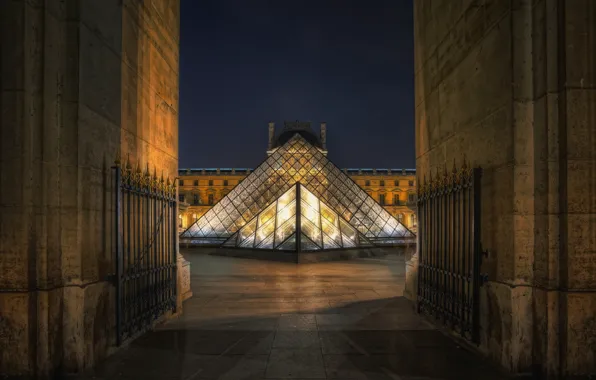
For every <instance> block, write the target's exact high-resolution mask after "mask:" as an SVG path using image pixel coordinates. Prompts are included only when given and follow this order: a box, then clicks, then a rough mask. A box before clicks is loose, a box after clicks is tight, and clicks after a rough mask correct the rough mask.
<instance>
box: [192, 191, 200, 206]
mask: <svg viewBox="0 0 596 380" xmlns="http://www.w3.org/2000/svg"><path fill="white" fill-rule="evenodd" d="M192 204H193V205H198V204H199V194H193V196H192Z"/></svg>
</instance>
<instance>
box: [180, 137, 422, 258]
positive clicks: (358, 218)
mask: <svg viewBox="0 0 596 380" xmlns="http://www.w3.org/2000/svg"><path fill="white" fill-rule="evenodd" d="M297 183H300V184H301V188H302V189H304V188H307V189H308V190H307V191H308V192H309V193H310V194H312V195H313V196H314V197H315V198H317V199H319V200H320V201H321V204H324V206H320V207H322V208H326V209H329V210H331V211H333V212H335V213H336V214H337V215H338V220H340V222H339V223H340V224H341V223H342V222H341V221H343V223H346V222H347V224H348V226H349V227H351V228H352V229H355V230H356V231H358V233H359V234H361V235H362V236H364V237H365V238H366V239H367V240H368V241H369V242H371V243H373V244H375V245H387V244H395V243H402V242H405V241H407V240H409V239H411V238H413V237H414V234H413V233H412V232H411V231H410V230H408V229H407V228H406V227H404V226H403V225H402V224H401V223H400V222H398V221H397V219H395V218H394V217H393V216H392V215H391V214H389V213H388V212H387V211H386V210H385V209H384V208H383V207H382V206H381V205H379V204H378V203H377V202H375V200H374V199H372V198H371V197H370V196H369V195H368V194H367V193H366V192H365V191H364V190H362V188H360V186H358V185H357V184H356V183H355V182H354V181H353V180H352V179H351V178H350V177H348V175H346V174H345V173H343V172H342V171H341V170H340V169H339V168H338V167H337V166H335V165H334V164H333V163H332V162H331V161H329V159H328V158H327V157H325V155H323V153H322V152H321V151H320V150H319V149H318V148H317V147H315V146H313V145H311V144H310V143H309V142H307V141H306V140H305V139H304V137H302V136H301V135H300V134H295V135H294V136H293V137H292V138H291V139H289V140H288V141H287V142H286V143H285V144H284V145H282V146H280V147H279V148H277V149H276V150H275V152H274V153H272V154H271V155H270V156H269V157H268V158H267V159H266V160H265V161H263V163H261V165H259V166H258V167H257V168H256V169H255V170H254V171H253V172H252V173H251V174H250V175H248V176H247V177H246V178H244V180H242V181H241V182H240V183H239V184H238V185H237V186H236V187H235V188H234V189H233V190H232V191H231V192H229V193H228V194H227V195H226V196H225V197H224V198H222V199H221V200H220V201H219V202H218V203H217V204H215V206H213V207H212V208H211V209H210V210H209V211H207V212H206V213H205V214H204V215H203V216H202V217H201V218H199V219H198V220H197V221H196V222H195V223H194V224H193V225H192V226H190V227H189V228H188V229H187V230H186V231H184V232H183V233H182V234H181V236H180V237H181V239H183V240H185V241H187V242H191V243H193V244H209V245H221V244H223V243H224V242H226V241H227V240H228V239H229V238H230V237H231V236H232V235H234V234H235V233H236V232H240V230H241V229H242V230H243V231H244V232H242V233H239V234H238V235H237V236H238V238H240V237H241V236H244V237H246V238H247V239H248V240H243V241H245V244H247V245H250V244H251V243H250V239H251V233H255V237H254V239H255V240H254V241H253V243H252V244H253V246H256V245H259V246H260V247H262V248H265V247H269V246H270V245H271V246H272V247H273V245H274V244H275V242H276V240H275V239H274V238H273V237H271V240H269V236H265V237H263V241H261V240H259V242H258V243H257V240H258V239H259V238H258V236H257V234H256V229H257V225H258V226H261V225H260V224H259V223H258V220H257V219H256V218H255V217H256V216H257V215H258V216H259V217H263V220H264V222H263V223H266V222H267V221H270V220H271V219H267V218H268V217H269V218H272V216H270V214H271V215H273V214H275V213H276V209H275V207H276V206H273V204H277V203H279V202H284V201H285V200H284V199H285V198H284V197H288V199H290V198H291V199H295V195H292V191H294V190H292V189H294V188H295V187H296V184H297ZM292 197H293V198H292ZM278 198H279V199H278ZM313 202H314V201H313ZM290 203H291V202H290ZM302 203H304V202H302ZM302 203H301V206H300V207H302ZM304 204H306V203H304ZM291 207H296V205H295V204H294V206H291ZM305 207H306V206H305ZM313 207H314V206H313ZM294 212H295V211H294ZM288 218H291V215H290V216H288ZM274 219H276V220H277V217H276V218H274ZM270 223H273V222H270ZM322 223H323V222H321V224H320V226H321V227H319V228H323V224H322ZM253 224H254V225H253ZM262 226H263V227H265V225H264V224H263V225H262ZM244 227H246V228H244ZM280 227H281V225H280ZM267 228H271V229H272V231H273V230H275V229H276V228H275V226H273V227H271V226H267ZM309 228H311V226H307V227H306V229H305V230H303V234H306V231H310V230H309ZM325 228H328V227H325ZM340 228H341V227H340ZM251 231H252V232H251ZM307 236H308V235H307ZM300 242H301V243H300V244H303V245H305V250H306V248H307V247H306V246H307V245H308V244H311V243H312V244H315V245H317V242H314V241H311V242H307V241H306V240H302V239H301V240H300ZM319 243H321V242H319ZM226 244H228V243H227V242H226ZM230 244H231V243H230ZM288 244H289V243H288ZM321 244H323V246H325V243H321ZM327 244H328V245H327V246H329V247H330V246H331V245H332V244H333V243H332V242H331V241H327ZM318 246H320V245H318Z"/></svg>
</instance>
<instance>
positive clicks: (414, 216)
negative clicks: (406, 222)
mask: <svg viewBox="0 0 596 380" xmlns="http://www.w3.org/2000/svg"><path fill="white" fill-rule="evenodd" d="M410 220H411V221H412V224H411V225H410V226H412V227H416V214H412V216H410Z"/></svg>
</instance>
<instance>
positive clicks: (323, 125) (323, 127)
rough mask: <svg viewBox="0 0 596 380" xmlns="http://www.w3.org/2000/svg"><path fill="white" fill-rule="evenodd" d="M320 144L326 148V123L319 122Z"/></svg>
mask: <svg viewBox="0 0 596 380" xmlns="http://www.w3.org/2000/svg"><path fill="white" fill-rule="evenodd" d="M321 145H322V146H323V149H324V150H327V123H325V122H323V123H321Z"/></svg>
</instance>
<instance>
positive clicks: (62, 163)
mask: <svg viewBox="0 0 596 380" xmlns="http://www.w3.org/2000/svg"><path fill="white" fill-rule="evenodd" d="M0 19H1V26H2V30H1V32H0V38H1V45H0V46H1V50H0V57H1V62H0V64H1V76H0V90H1V98H0V99H1V100H0V102H1V103H0V107H1V116H0V122H1V129H0V133H1V135H0V143H1V147H0V226H1V227H0V373H2V374H8V375H25V376H37V377H43V376H50V375H52V374H54V373H62V372H75V371H79V370H82V369H84V368H86V367H89V366H91V365H93V364H94V363H95V362H97V361H98V360H101V359H102V358H103V357H104V356H105V355H106V354H107V352H108V350H109V348H110V347H111V346H112V345H113V343H114V338H115V334H114V315H115V312H114V305H115V300H114V287H113V285H112V284H111V283H110V282H108V281H107V277H108V275H109V274H110V273H113V269H114V261H113V247H112V236H111V231H112V223H113V220H112V216H111V212H112V207H111V205H112V202H113V193H112V187H111V186H112V182H111V178H112V172H111V169H110V167H111V166H112V164H113V162H114V160H115V158H116V157H117V156H118V155H123V156H126V155H127V154H128V153H130V159H131V161H132V163H133V165H136V163H137V162H138V163H140V164H141V165H143V166H145V165H146V164H147V163H149V164H151V165H155V166H156V169H157V171H158V172H161V171H162V170H163V171H164V174H165V175H166V176H167V175H169V176H170V177H171V178H173V177H175V176H176V170H177V156H178V146H177V136H178V129H177V120H178V117H177V107H178V98H177V94H178V33H179V31H178V27H179V25H178V24H179V4H178V1H157V2H152V1H149V0H146V1H132V0H131V1H124V2H122V1H119V0H107V1H100V2H97V1H85V2H81V1H78V0H67V1H60V2H58V1H48V2H42V1H24V0H20V1H19V0H13V1H3V2H2V3H1V7H0ZM152 169H153V166H152Z"/></svg>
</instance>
